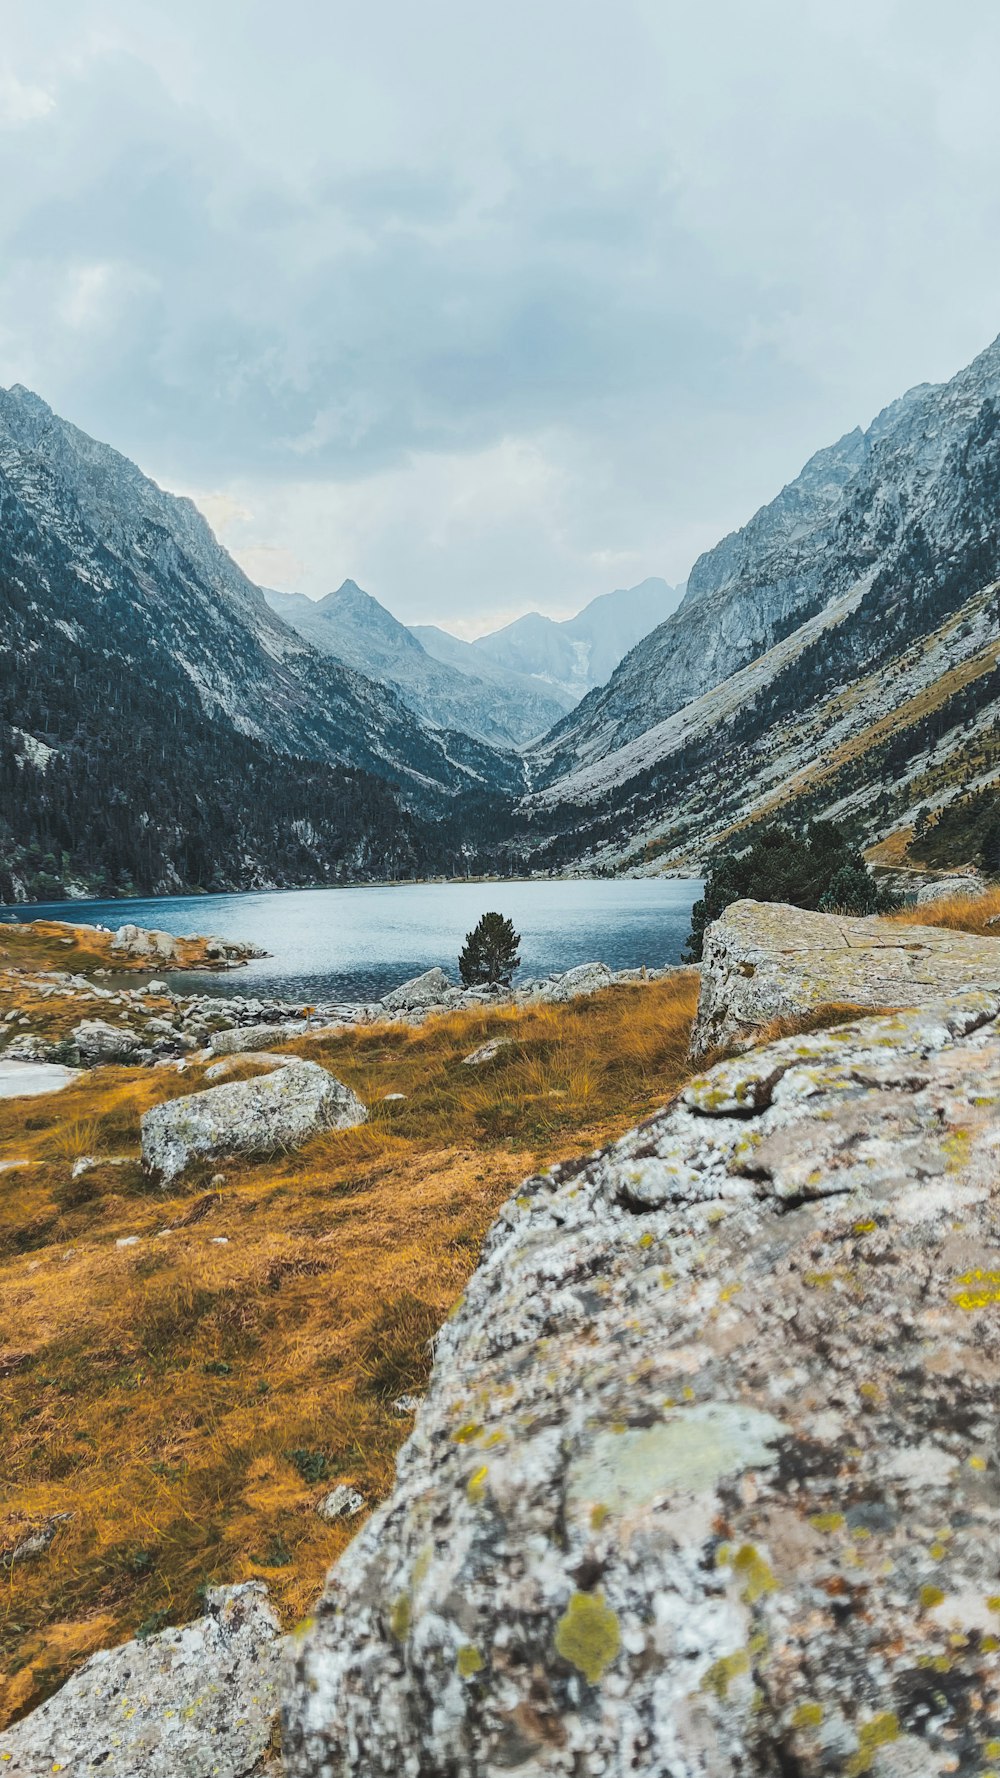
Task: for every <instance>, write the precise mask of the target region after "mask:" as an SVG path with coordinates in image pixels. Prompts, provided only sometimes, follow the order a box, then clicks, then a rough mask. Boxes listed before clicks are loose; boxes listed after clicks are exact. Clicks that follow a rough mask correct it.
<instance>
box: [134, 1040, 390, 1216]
mask: <svg viewBox="0 0 1000 1778" xmlns="http://www.w3.org/2000/svg"><path fill="white" fill-rule="evenodd" d="M367 1116H368V1112H367V1109H366V1107H365V1106H364V1105H362V1103H361V1100H360V1099H358V1098H357V1097H356V1096H355V1094H354V1093H352V1092H351V1090H350V1088H349V1087H345V1086H344V1085H343V1082H342V1081H339V1080H336V1079H335V1078H334V1076H333V1075H332V1074H329V1073H328V1072H327V1070H326V1069H325V1068H321V1067H320V1066H319V1064H318V1063H316V1062H302V1061H298V1060H295V1061H290V1062H289V1063H288V1065H287V1067H284V1068H278V1069H276V1070H275V1072H274V1073H273V1074H265V1075H260V1076H257V1077H256V1078H255V1079H253V1080H243V1081H232V1082H230V1083H229V1084H228V1085H226V1086H221V1087H209V1088H208V1090H207V1091H206V1092H202V1093H189V1094H188V1095H187V1097H186V1098H183V1099H171V1100H169V1101H167V1102H166V1103H165V1104H163V1105H154V1106H153V1108H152V1110H151V1111H147V1112H146V1114H145V1116H144V1117H143V1119H142V1161H143V1166H144V1167H145V1168H146V1169H147V1171H149V1172H151V1173H155V1174H158V1175H159V1178H160V1183H161V1184H163V1185H167V1184H169V1182H170V1180H172V1179H175V1178H176V1177H177V1175H178V1174H179V1173H182V1172H183V1171H184V1168H185V1167H186V1166H187V1165H188V1163H189V1162H190V1161H192V1160H195V1159H200V1160H204V1159H206V1158H211V1157H213V1156H216V1155H219V1156H221V1155H227V1154H266V1153H267V1152H268V1151H269V1150H271V1149H278V1148H293V1147H295V1145H296V1144H297V1143H299V1142H304V1141H305V1139H306V1137H308V1136H311V1135H313V1134H314V1132H315V1131H317V1130H331V1129H332V1130H347V1129H350V1128H351V1127H352V1126H353V1125H354V1124H362V1123H364V1122H365V1120H366V1118H367Z"/></svg>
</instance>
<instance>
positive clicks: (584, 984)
mask: <svg viewBox="0 0 1000 1778" xmlns="http://www.w3.org/2000/svg"><path fill="white" fill-rule="evenodd" d="M613 982H614V976H613V975H612V973H611V971H610V969H609V968H608V966H607V964H606V963H578V964H577V966H576V968H575V969H567V971H566V973H565V975H561V976H560V977H559V978H558V980H557V981H555V982H553V983H552V985H551V987H550V988H549V990H548V992H547V993H546V994H544V996H543V998H544V999H546V1000H554V1001H562V1000H575V999H576V997H577V995H578V994H596V993H597V992H598V990H599V989H601V988H610V987H611V986H612V984H613Z"/></svg>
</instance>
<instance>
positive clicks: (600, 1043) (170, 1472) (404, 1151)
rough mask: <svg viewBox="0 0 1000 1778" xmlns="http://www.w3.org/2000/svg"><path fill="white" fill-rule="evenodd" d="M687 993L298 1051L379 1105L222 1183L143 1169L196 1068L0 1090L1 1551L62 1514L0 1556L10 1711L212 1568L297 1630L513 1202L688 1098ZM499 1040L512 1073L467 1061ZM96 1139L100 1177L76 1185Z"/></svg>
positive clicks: (692, 993)
mask: <svg viewBox="0 0 1000 1778" xmlns="http://www.w3.org/2000/svg"><path fill="white" fill-rule="evenodd" d="M5 936H6V934H5ZM696 998H697V977H696V976H695V975H693V974H691V973H685V974H684V975H679V976H674V977H669V978H667V979H666V980H665V981H663V982H660V983H655V984H650V985H647V986H642V987H636V988H630V987H628V988H626V987H623V988H617V989H613V990H610V991H609V992H607V993H604V994H601V995H598V996H596V997H594V998H593V999H588V1000H579V1001H577V1002H575V1003H571V1004H570V1005H568V1006H560V1007H538V1008H519V1009H502V1010H494V1011H483V1012H475V1013H456V1014H453V1015H452V1016H450V1017H448V1018H445V1019H440V1020H437V1021H435V1022H433V1023H431V1024H428V1025H425V1026H424V1027H422V1028H421V1029H417V1030H407V1029H405V1028H385V1027H381V1028H371V1029H369V1030H363V1031H357V1032H346V1033H343V1034H340V1035H335V1036H331V1037H328V1038H313V1039H302V1040H300V1041H299V1042H298V1043H297V1044H296V1045H294V1046H292V1047H293V1048H295V1049H296V1050H298V1051H299V1053H302V1054H306V1055H310V1056H313V1057H315V1058H316V1059H317V1060H319V1061H321V1062H323V1063H324V1064H325V1065H327V1066H328V1067H330V1068H331V1069H332V1070H333V1072H334V1073H335V1074H337V1075H338V1077H339V1078H341V1079H343V1080H344V1081H346V1082H347V1084H348V1085H350V1086H352V1087H353V1088H354V1089H355V1090H356V1091H357V1092H359V1093H360V1094H361V1096H362V1097H363V1098H364V1099H365V1100H366V1102H367V1103H368V1104H369V1105H370V1106H371V1108H372V1118H371V1122H370V1123H369V1124H367V1125H366V1126H364V1127H362V1128H360V1129H358V1130H355V1131H345V1132H340V1133H327V1134H324V1135H322V1136H319V1137H317V1138H315V1139H314V1140H313V1141H311V1142H310V1143H309V1144H307V1145H306V1146H304V1147H303V1148H302V1149H300V1150H298V1151H297V1152H295V1153H290V1154H284V1155H278V1156H275V1157H273V1158H271V1159H269V1160H264V1161H259V1162H256V1163H254V1162H250V1161H246V1160H242V1161H239V1162H230V1163H227V1164H225V1166H224V1167H223V1169H222V1171H223V1173H224V1175H225V1185H224V1187H223V1188H222V1189H217V1188H213V1186H212V1185H211V1183H210V1181H211V1175H212V1173H213V1172H214V1168H209V1167H204V1168H201V1169H192V1171H191V1173H190V1175H189V1176H188V1177H186V1178H185V1180H184V1182H183V1184H182V1185H180V1186H178V1185H175V1186H174V1187H173V1188H171V1190H170V1191H169V1192H166V1193H165V1192H161V1191H159V1190H158V1189H156V1188H155V1187H152V1186H151V1185H150V1184H149V1183H148V1182H147V1181H146V1180H145V1179H144V1177H143V1175H142V1172H141V1169H140V1167H139V1165H138V1134H139V1119H140V1116H141V1114H142V1112H143V1111H144V1110H145V1109H146V1108H147V1107H148V1106H150V1105H152V1104H154V1103H156V1102H157V1101H158V1100H161V1099H163V1098H165V1097H168V1096H170V1097H173V1096H176V1095H178V1094H180V1093H184V1092H188V1091H191V1090H192V1088H196V1087H197V1086H199V1085H200V1084H201V1070H200V1069H197V1068H194V1069H191V1070H189V1071H188V1072H187V1073H186V1074H185V1075H179V1074H177V1073H176V1072H175V1071H173V1070H170V1069H160V1070H155V1071H154V1070H142V1071H140V1070H132V1071H128V1070H124V1069H104V1070H101V1071H99V1072H96V1073H94V1074H91V1075H88V1076H86V1077H85V1078H84V1079H83V1080H82V1081H80V1082H79V1083H76V1084H74V1085H73V1086H72V1087H71V1088H69V1089H67V1090H66V1091H65V1092H64V1093H62V1094H59V1095H53V1096H51V1097H49V1098H43V1099H27V1100H15V1101H8V1102H6V1103H0V1153H2V1154H3V1156H4V1158H5V1159H7V1160H18V1161H22V1162H23V1163H24V1164H23V1165H22V1166H19V1167H15V1168H13V1169H11V1170H9V1171H6V1172H4V1173H2V1174H0V1377H2V1378H3V1390H2V1397H0V1400H2V1407H0V1413H2V1424H0V1448H2V1450H3V1453H4V1468H3V1475H2V1478H0V1551H3V1552H5V1553H6V1555H7V1557H8V1558H9V1557H10V1554H11V1552H12V1551H13V1549H14V1548H15V1547H16V1545H17V1544H18V1542H19V1541H21V1540H22V1539H23V1538H24V1537H25V1535H26V1534H27V1533H29V1532H30V1531H31V1530H32V1529H33V1528H37V1527H39V1526H41V1525H44V1524H46V1523H47V1522H48V1521H50V1520H51V1519H52V1518H54V1517H55V1515H57V1514H62V1513H66V1514H69V1515H71V1517H69V1518H67V1519H66V1520H65V1521H63V1522H62V1524H61V1526H60V1528H59V1529H58V1531H57V1532H56V1535H55V1538H54V1541H53V1542H52V1544H51V1547H50V1549H49V1551H48V1552H47V1554H45V1555H43V1556H39V1557H35V1558H31V1559H28V1558H26V1559H23V1560H15V1561H14V1562H13V1564H12V1565H11V1564H10V1563H9V1561H8V1564H7V1565H6V1571H3V1570H0V1578H2V1580H3V1595H2V1597H3V1607H2V1612H0V1671H2V1672H3V1675H4V1677H5V1679H6V1692H5V1693H4V1698H5V1702H4V1705H3V1707H2V1708H0V1720H3V1716H4V1713H5V1714H6V1716H7V1717H8V1718H9V1717H10V1716H11V1715H19V1714H21V1713H22V1712H23V1711H24V1710H25V1709H27V1708H29V1707H30V1706H31V1705H33V1704H34V1703H36V1702H37V1701H38V1700H39V1699H40V1698H41V1697H43V1696H44V1695H45V1694H46V1693H47V1692H49V1691H50V1690H51V1689H52V1688H53V1687H54V1686H55V1685H57V1684H58V1683H59V1682H60V1681H61V1680H62V1679H63V1678H65V1676H66V1674H67V1672H68V1671H69V1670H70V1669H71V1668H72V1667H73V1666H74V1665H76V1664H78V1663H79V1661H80V1660H81V1659H83V1658H84V1657H85V1656H86V1655H87V1654H88V1653H90V1652H91V1651H92V1650H93V1649H94V1648H97V1647H102V1646H107V1645H108V1644H109V1643H112V1642H115V1641H118V1640H121V1639H123V1638H124V1637H127V1636H129V1635H132V1634H135V1632H136V1631H137V1630H139V1629H140V1628H141V1627H142V1626H145V1627H147V1628H154V1627H157V1626H159V1625H160V1624H162V1623H164V1622H167V1621H180V1620H183V1619H184V1618H186V1617H190V1616H192V1615H194V1614H196V1613H197V1611H198V1596H199V1589H200V1588H201V1587H202V1586H204V1585H206V1584H212V1583H217V1582H225V1581H235V1580H239V1579H242V1578H245V1577H247V1576H250V1575H259V1576H262V1577H264V1578H265V1579H266V1580H267V1582H268V1584H269V1586H270V1588H271V1591H272V1594H273V1596H274V1598H275V1601H276V1604H277V1606H278V1608H279V1610H280V1611H281V1612H282V1614H283V1616H284V1617H285V1620H286V1622H292V1621H294V1620H295V1619H296V1618H297V1617H299V1616H301V1615H302V1614H303V1613H304V1612H305V1611H306V1610H307V1609H308V1608H309V1606H310V1604H311V1602H312V1601H313V1599H314V1598H315V1596H316V1593H317V1591H318V1589H319V1587H320V1585H321V1582H322V1578H323V1575H324V1572H325V1570H326V1568H327V1566H328V1565H329V1563H330V1562H331V1561H332V1560H333V1558H334V1557H335V1556H336V1555H337V1554H338V1552H339V1551H340V1549H341V1548H342V1547H343V1545H344V1544H345V1543H346V1541H347V1540H348V1538H349V1536H351V1535H352V1534H353V1532H354V1530H355V1529H356V1527H357V1523H358V1521H357V1520H355V1521H353V1522H352V1523H351V1524H350V1525H349V1526H339V1527H330V1526H326V1525H324V1524H323V1523H322V1521H321V1520H320V1519H319V1518H318V1517H317V1515H316V1512H315V1510H314V1509H315V1504H316V1501H317V1500H318V1499H319V1498H320V1496H321V1495H322V1494H323V1493H324V1492H325V1491H326V1490H328V1489H329V1488H330V1487H331V1486H333V1485H335V1483H336V1482H338V1481H349V1482H351V1483H353V1484H355V1485H356V1486H358V1487H359V1488H360V1489H361V1490H362V1492H363V1493H364V1495H365V1497H366V1499H367V1500H368V1501H369V1502H373V1503H374V1502H375V1501H377V1500H378V1499H380V1498H381V1497H382V1496H384V1494H385V1493H386V1491H387V1489H388V1488H389V1486H390V1485H391V1479H392V1472H393V1461H394V1457H395V1453H396V1449H397V1447H398V1445H399V1443H400V1441H401V1439H402V1437H403V1436H404V1435H405V1433H406V1432H407V1431H408V1429H409V1425H410V1421H409V1419H408V1418H407V1417H406V1416H400V1415H399V1414H397V1413H396V1412H394V1410H393V1407H392V1402H393V1400H394V1399H395V1398H397V1397H398V1396H399V1395H400V1394H402V1393H405V1392H409V1391H414V1390H419V1389H420V1388H421V1387H422V1385H423V1384H424V1382H425V1380H426V1377H427V1374H428V1369H429V1352H428V1341H429V1339H430V1338H431V1336H432V1334H433V1333H434V1331H435V1330H436V1328H438V1327H439V1326H440V1324H441V1322H442V1321H443V1320H444V1318H445V1316H446V1315H447V1313H448V1310H449V1309H450V1307H451V1306H452V1304H453V1303H454V1302H455V1301H456V1299H457V1298H458V1296H459V1295H460V1293H461V1291H462V1288H463V1286H464V1284H465V1281H466V1279H467V1278H468V1276H469V1273H470V1272H471V1270H472V1269H473V1267H474V1265H475V1262H476V1257H477V1254H478V1252H479V1247H480V1243H481V1241H482V1238H483V1236H484V1234H485V1232H486V1230H487V1229H488V1227H489V1225H490V1223H491V1222H492V1221H493V1219H494V1217H495V1215H496V1212H497V1209H498V1207H499V1205H500V1204H501V1203H502V1201H503V1200H504V1199H505V1198H506V1197H507V1196H508V1195H509V1194H510V1193H511V1191H512V1190H513V1189H514V1188H515V1187H516V1185H517V1183H518V1181H519V1180H520V1179H521V1178H522V1177H524V1175H525V1174H527V1173H529V1172H531V1171H533V1170H535V1169H537V1168H540V1167H543V1166H546V1165H549V1164H551V1163H552V1162H554V1161H556V1160H557V1159H561V1158H563V1157H566V1156H569V1155H573V1154H579V1153H580V1152H585V1151H587V1150H588V1149H591V1148H593V1147H595V1146H598V1145H599V1144H601V1143H602V1142H604V1141H607V1140H609V1139H611V1138H612V1137H614V1136H616V1135H618V1134H620V1133H621V1132H622V1131H623V1130H625V1129H627V1128H628V1127H629V1126H630V1125H632V1124H634V1123H635V1122H636V1121H637V1120H638V1119H639V1118H641V1117H643V1116H644V1115H646V1114H647V1113H648V1112H650V1111H651V1110H653V1109H654V1108H655V1107H656V1106H657V1105H660V1104H662V1103H664V1102H665V1101H666V1100H668V1099H669V1098H670V1097H671V1095H672V1093H673V1092H674V1090H675V1089H676V1087H677V1085H678V1084H679V1083H680V1081H681V1080H682V1079H683V1078H684V1077H685V1075H686V1074H687V1072H688V1064H687V1061H686V1051H687V1042H688V1036H689V1032H690V1025H691V1021H692V1018H693V1015H694V1010H695V1004H696ZM494 1036H502V1037H506V1038H508V1039H509V1040H510V1041H509V1044H508V1046H507V1047H506V1048H504V1049H502V1050H501V1051H500V1053H499V1055H498V1056H497V1058H496V1059H495V1060H494V1061H493V1062H491V1063H487V1064H486V1065H484V1066H483V1067H482V1068H478V1069H477V1068H465V1067H463V1066H462V1057H463V1056H465V1055H466V1054H468V1053H469V1052H470V1051H471V1050H472V1049H474V1048H476V1047H477V1046H478V1045H479V1044H481V1043H483V1042H484V1041H485V1040H486V1039H487V1038H488V1037H494ZM251 1065H252V1064H249V1063H248V1066H251ZM388 1093H404V1094H405V1095H406V1097H405V1098H404V1099H402V1100H396V1101H388V1102H386V1100H385V1097H384V1096H385V1095H386V1094H388ZM82 1154H87V1155H95V1156H97V1157H98V1158H99V1164H98V1165H97V1166H95V1167H93V1168H92V1169H90V1170H88V1171H86V1172H84V1173H83V1174H81V1175H80V1176H79V1177H78V1178H77V1179H73V1177H72V1165H73V1161H74V1160H75V1159H76V1158H78V1157H79V1156H80V1155H82ZM121 1156H125V1157H126V1159H125V1161H124V1163H123V1164H118V1163H119V1159H120V1157H121ZM162 1230H169V1231H170V1232H169V1233H160V1231H162ZM131 1236H138V1237H139V1239H138V1242H137V1243H136V1244H135V1245H132V1246H126V1247H120V1246H118V1245H116V1243H117V1242H118V1241H120V1240H123V1239H127V1238H128V1237H131Z"/></svg>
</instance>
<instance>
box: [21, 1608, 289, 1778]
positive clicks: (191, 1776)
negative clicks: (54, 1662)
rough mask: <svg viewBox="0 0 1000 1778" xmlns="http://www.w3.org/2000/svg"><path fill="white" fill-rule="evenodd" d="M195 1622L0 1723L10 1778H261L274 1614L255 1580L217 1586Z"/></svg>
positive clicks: (104, 1656) (89, 1670)
mask: <svg viewBox="0 0 1000 1778" xmlns="http://www.w3.org/2000/svg"><path fill="white" fill-rule="evenodd" d="M207 1605H208V1610H207V1612H206V1615H205V1616H204V1617H203V1618H199V1619H198V1620H197V1622H195V1623H193V1624H185V1625H184V1626H183V1627H182V1628H180V1629H175V1630H164V1631H162V1632H161V1634H160V1635H158V1636H151V1637H150V1638H149V1640H148V1641H146V1642H126V1643H124V1644H123V1645H122V1647H120V1648H112V1649H108V1650H106V1651H104V1652H102V1653H101V1654H98V1655H94V1656H93V1657H92V1659H91V1660H89V1661H88V1662H87V1664H86V1666H85V1667H81V1669H80V1671H79V1672H78V1673H75V1674H74V1675H73V1677H72V1679H69V1680H67V1682H66V1684H65V1685H64V1686H63V1687H62V1689H61V1691H58V1692H56V1694H55V1696H54V1697H52V1698H50V1699H49V1700H48V1702H47V1703H45V1704H42V1705H41V1706H40V1707H39V1709H37V1710H34V1711H32V1713H31V1715H30V1716H27V1717H25V1718H24V1720H23V1722H19V1723H16V1724H15V1725H14V1727H13V1728H10V1729H0V1762H2V1763H0V1770H2V1771H3V1772H5V1773H8V1774H9V1775H10V1778H41V1775H42V1774H43V1773H49V1772H64V1773H65V1774H66V1778H84V1775H85V1774H88V1775H89V1774H90V1773H100V1778H263V1775H264V1774H265V1772H267V1771H268V1770H269V1769H271V1770H273V1769H274V1768H273V1767H269V1765H268V1762H267V1759H266V1754H267V1749H268V1746H269V1743H270V1742H271V1738H272V1732H273V1727H274V1718H275V1714H276V1711H277V1707H278V1699H277V1684H278V1670H279V1666H280V1656H281V1639H280V1629H279V1625H278V1620H277V1618H276V1617H275V1615H274V1613H273V1611H272V1610H271V1608H270V1606H269V1605H268V1602H267V1588H266V1587H265V1586H263V1585H262V1583H261V1582H260V1581H246V1582H244V1584H243V1585H242V1586H237V1587H225V1588H222V1587H220V1588H218V1589H217V1590H216V1591H214V1592H210V1593H209V1594H208V1597H207Z"/></svg>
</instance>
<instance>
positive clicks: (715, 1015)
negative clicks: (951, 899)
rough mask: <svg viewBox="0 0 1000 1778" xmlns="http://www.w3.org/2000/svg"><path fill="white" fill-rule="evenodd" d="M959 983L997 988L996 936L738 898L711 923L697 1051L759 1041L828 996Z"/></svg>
mask: <svg viewBox="0 0 1000 1778" xmlns="http://www.w3.org/2000/svg"><path fill="white" fill-rule="evenodd" d="M963 988H968V989H973V988H1000V945H998V944H997V942H996V940H995V939H993V938H973V937H971V936H970V935H969V934H967V933H964V932H951V931H948V930H946V929H945V928H943V927H939V926H905V925H897V924H894V923H893V922H892V921H891V920H880V919H852V918H849V917H847V916H843V915H840V914H816V913H810V912H807V911H806V909H804V908H795V907H788V906H786V905H785V904H784V903H782V902H772V901H736V902H733V904H732V906H731V907H728V908H727V909H726V911H725V913H724V914H723V915H722V916H721V917H720V918H719V919H718V920H716V921H714V922H713V924H712V925H711V926H709V927H708V928H707V930H706V933H705V951H704V960H703V963H702V970H701V992H700V996H699V1000H698V1016H697V1018H696V1020H695V1025H694V1031H693V1033H692V1037H691V1054H692V1055H693V1056H695V1057H699V1056H703V1055H705V1054H706V1053H707V1052H708V1051H709V1050H712V1049H716V1048H730V1047H732V1046H733V1045H738V1044H745V1043H749V1042H753V1040H754V1037H755V1035H756V1034H757V1033H758V1032H759V1031H760V1028H761V1026H763V1025H766V1024H768V1023H769V1022H770V1021H771V1020H772V1019H777V1018H794V1017H796V1016H797V1015H799V1014H803V1013H808V1012H811V1011H814V1010H815V1009H816V1008H817V1007H820V1006H824V1005H831V1004H832V1005H841V1006H858V1007H872V1008H873V1009H887V1008H889V1007H903V1006H922V1005H925V1004H927V1003H928V1002H929V1001H933V1000H938V999H940V998H941V996H942V995H945V994H953V993H958V992H960V991H961V990H962V989H963Z"/></svg>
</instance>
